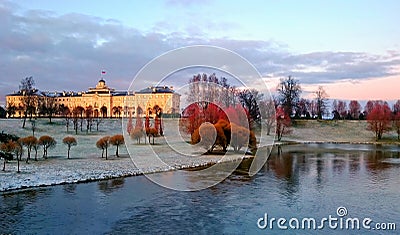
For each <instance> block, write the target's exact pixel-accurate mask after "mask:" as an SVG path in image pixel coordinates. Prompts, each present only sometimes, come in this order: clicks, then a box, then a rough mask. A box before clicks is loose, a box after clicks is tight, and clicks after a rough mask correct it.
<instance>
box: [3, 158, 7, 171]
mask: <svg viewBox="0 0 400 235" xmlns="http://www.w3.org/2000/svg"><path fill="white" fill-rule="evenodd" d="M3 160H4V163H3V171H6V158H5V157H4V159H3Z"/></svg>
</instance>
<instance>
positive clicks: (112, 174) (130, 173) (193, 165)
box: [0, 140, 400, 195]
mask: <svg viewBox="0 0 400 235" xmlns="http://www.w3.org/2000/svg"><path fill="white" fill-rule="evenodd" d="M310 144H333V145H342V144H348V145H370V146H379V145H388V146H390V145H392V146H400V143H399V142H398V143H394V142H376V141H375V142H372V141H371V142H363V141H354V142H352V141H299V140H296V141H295V140H285V141H276V142H275V143H274V144H273V145H272V148H274V147H279V146H289V145H310ZM265 147H267V146H265ZM269 147H270V146H269ZM126 155H128V154H125V155H124V156H123V157H119V158H117V157H115V156H110V157H111V158H112V160H104V161H102V159H101V158H100V159H96V160H97V161H100V162H103V163H106V162H113V161H118V162H119V163H122V164H123V165H126V164H125V163H127V161H128V162H130V163H132V168H130V170H127V169H126V168H125V169H119V170H120V171H118V170H115V169H112V167H111V168H109V169H106V170H103V171H101V170H100V173H101V174H99V175H97V176H94V174H93V172H87V173H86V174H85V172H83V174H81V173H82V172H79V174H78V175H79V176H78V178H76V177H75V178H71V177H66V178H62V177H61V178H57V179H55V178H53V179H52V180H50V181H48V179H47V181H46V180H44V181H40V179H39V180H38V181H37V182H33V183H32V182H31V179H30V178H28V180H24V181H23V182H19V183H16V184H14V185H8V186H7V185H6V186H5V187H4V186H2V187H1V188H0V194H1V195H5V194H12V193H18V192H21V191H26V190H30V189H36V188H41V187H51V186H56V185H66V184H78V183H89V182H96V181H101V180H110V179H116V178H125V177H134V176H141V175H146V174H157V173H163V172H170V171H177V170H188V171H190V170H196V169H199V168H204V167H209V166H211V165H214V164H216V163H224V162H230V161H243V160H244V159H252V158H254V156H252V155H242V156H241V157H238V156H236V157H235V155H232V156H233V157H231V158H229V159H228V160H224V161H219V160H218V159H219V158H220V155H205V156H207V157H206V158H209V159H206V160H204V159H203V160H200V161H197V162H196V161H195V160H196V159H193V161H191V162H188V163H185V164H180V165H175V166H168V167H166V168H164V169H157V168H149V169H147V170H144V171H141V170H139V169H137V168H136V167H135V166H134V165H133V161H132V159H131V158H130V157H129V155H128V157H127V156H126ZM121 156H122V155H121ZM50 160H54V161H57V160H56V159H50ZM64 160H65V161H69V162H74V161H79V160H81V161H82V160H83V161H86V162H89V164H90V162H91V160H92V158H85V159H81V158H75V159H74V158H72V159H68V160H67V159H62V160H58V163H59V161H64ZM197 160H198V159H197ZM39 161H40V160H39ZM42 161H43V162H45V161H44V160H42ZM32 162H33V163H35V161H32ZM32 162H31V163H30V164H32ZM24 164H26V163H24ZM97 164H99V163H97ZM100 164H101V163H100ZM106 164H107V163H106ZM117 166H118V165H117ZM9 167H10V166H9ZM113 167H115V166H113ZM61 168H63V167H62V166H61ZM78 168H79V167H78ZM6 169H7V168H6ZM80 170H84V169H80ZM55 172H56V176H58V175H59V172H57V171H53V172H50V176H54V175H52V174H51V173H55ZM2 173H3V172H2ZM5 173H6V174H7V173H8V174H10V175H17V176H19V175H21V176H22V175H24V174H31V176H35V174H36V172H33V173H31V172H28V173H27V172H23V171H21V173H17V172H13V171H11V170H7V171H6V172H5ZM47 173H49V172H47ZM90 173H92V174H90ZM96 173H99V172H96ZM0 174H1V173H0ZM39 176H40V175H39ZM47 176H49V174H47Z"/></svg>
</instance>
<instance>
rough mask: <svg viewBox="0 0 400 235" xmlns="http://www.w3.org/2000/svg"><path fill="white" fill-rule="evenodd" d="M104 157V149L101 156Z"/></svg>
mask: <svg viewBox="0 0 400 235" xmlns="http://www.w3.org/2000/svg"><path fill="white" fill-rule="evenodd" d="M103 157H104V149H102V150H101V158H103Z"/></svg>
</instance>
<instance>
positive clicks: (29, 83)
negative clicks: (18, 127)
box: [19, 76, 37, 128]
mask: <svg viewBox="0 0 400 235" xmlns="http://www.w3.org/2000/svg"><path fill="white" fill-rule="evenodd" d="M34 86H35V81H34V80H33V77H32V76H31V77H26V78H24V79H22V81H21V83H20V85H19V89H20V92H21V94H22V106H21V108H22V112H23V115H24V121H23V124H22V128H25V123H26V118H27V117H28V116H29V118H32V115H33V113H34V112H35V110H36V105H37V99H36V98H37V97H35V91H36V89H35V88H34Z"/></svg>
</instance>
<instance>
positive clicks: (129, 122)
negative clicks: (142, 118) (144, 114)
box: [126, 113, 133, 135]
mask: <svg viewBox="0 0 400 235" xmlns="http://www.w3.org/2000/svg"><path fill="white" fill-rule="evenodd" d="M126 131H127V132H128V134H129V135H130V134H131V133H132V131H133V124H132V114H131V113H129V119H128V124H127V125H126Z"/></svg>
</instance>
